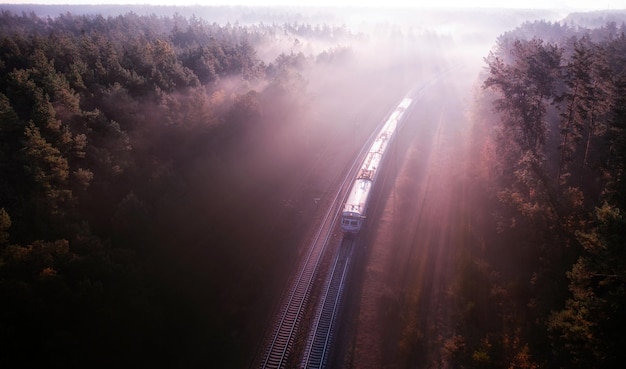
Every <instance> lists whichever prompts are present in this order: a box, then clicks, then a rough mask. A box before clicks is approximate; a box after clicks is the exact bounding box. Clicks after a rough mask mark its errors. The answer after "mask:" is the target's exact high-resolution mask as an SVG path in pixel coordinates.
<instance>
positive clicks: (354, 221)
mask: <svg viewBox="0 0 626 369" xmlns="http://www.w3.org/2000/svg"><path fill="white" fill-rule="evenodd" d="M350 225H353V226H358V225H359V221H358V220H353V221H351V222H350Z"/></svg>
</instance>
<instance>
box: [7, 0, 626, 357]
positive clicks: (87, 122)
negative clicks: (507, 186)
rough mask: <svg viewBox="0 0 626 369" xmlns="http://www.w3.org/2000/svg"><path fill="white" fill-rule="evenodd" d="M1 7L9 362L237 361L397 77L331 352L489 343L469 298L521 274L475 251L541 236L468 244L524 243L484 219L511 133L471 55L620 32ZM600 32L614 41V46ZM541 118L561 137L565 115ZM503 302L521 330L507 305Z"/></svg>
mask: <svg viewBox="0 0 626 369" xmlns="http://www.w3.org/2000/svg"><path fill="white" fill-rule="evenodd" d="M0 9H2V14H0V15H1V16H2V18H3V22H2V23H0V32H1V33H0V36H1V37H0V58H1V59H0V72H1V73H2V74H1V75H2V83H0V103H1V104H0V108H1V113H2V119H3V121H2V123H1V124H2V125H3V126H2V127H0V139H1V140H2V141H1V143H2V145H0V164H1V165H0V170H2V171H3V172H4V173H2V175H0V177H2V179H0V188H2V189H3V191H2V192H1V193H0V210H1V212H0V221H1V222H0V251H1V252H2V254H1V255H0V256H1V257H2V259H0V278H1V280H0V282H1V283H0V289H1V290H0V294H2V293H4V292H6V293H7V296H9V295H10V296H12V297H11V299H12V300H14V301H16V303H15V305H3V306H2V307H1V308H0V309H4V310H0V313H1V314H0V315H1V316H3V317H5V318H1V320H0V326H3V327H4V326H7V327H9V329H7V332H8V333H6V334H5V333H0V335H2V338H3V339H5V340H6V341H7V342H12V343H11V345H10V347H9V348H8V352H11V355H10V357H9V358H8V359H6V360H5V359H0V365H3V364H5V363H6V364H7V366H10V367H34V366H37V365H44V364H46V362H47V358H48V357H52V358H53V360H54V362H55V363H60V364H63V365H65V367H84V366H85V365H87V366H89V365H88V364H89V363H93V360H94V359H93V358H94V357H98V358H100V357H104V358H105V359H102V360H103V361H101V362H100V364H101V366H102V367H110V366H111V365H114V364H115V363H118V362H119V360H121V359H122V358H124V360H126V359H127V360H128V365H135V366H151V365H152V366H157V367H158V366H168V367H196V366H207V365H209V366H219V367H245V366H247V365H248V364H249V363H250V362H251V361H253V360H254V358H255V355H257V354H258V350H259V346H261V345H262V342H261V341H262V337H263V334H264V332H266V330H267V328H268V324H270V322H271V321H272V320H273V317H274V315H275V313H276V310H277V303H278V302H279V301H280V297H281V296H282V294H283V292H284V291H285V289H286V288H287V286H286V284H287V281H288V280H289V278H290V276H291V273H293V270H294V268H295V266H296V265H297V262H298V260H300V257H301V255H302V254H303V252H304V251H305V250H306V247H307V245H308V240H309V239H310V236H311V233H312V232H314V229H313V225H314V224H317V222H318V220H319V218H320V216H321V215H322V214H323V211H324V206H326V205H327V204H328V201H329V200H328V199H329V198H331V197H332V196H333V195H334V191H336V186H337V183H338V182H339V180H340V179H341V178H343V176H344V174H345V172H346V169H347V168H348V167H349V166H350V164H351V163H352V162H353V161H354V158H355V155H356V154H357V153H358V152H359V150H360V148H361V147H362V146H363V145H364V144H365V142H366V141H367V139H368V137H369V136H370V134H371V132H372V131H373V130H374V129H375V127H376V126H377V125H378V124H379V123H380V122H381V121H382V120H384V119H385V118H386V117H387V115H388V114H389V113H390V111H391V109H393V107H395V106H396V105H397V103H398V102H399V101H400V100H401V99H402V98H403V97H405V96H407V94H409V93H410V91H411V92H412V93H414V96H413V97H414V98H415V101H414V105H413V107H412V108H411V113H410V115H409V114H407V118H406V122H405V123H404V126H403V128H402V130H401V131H400V132H399V137H398V142H397V143H396V144H394V145H396V146H394V149H393V154H391V155H390V156H391V159H389V168H390V169H388V174H387V176H386V177H385V180H384V181H382V183H383V184H381V185H380V189H379V190H378V192H377V193H378V194H379V197H380V198H379V199H378V200H379V201H378V203H377V205H376V209H374V210H373V211H372V214H371V218H370V216H369V215H368V221H367V222H368V228H367V229H366V231H365V233H364V235H363V238H362V243H361V244H360V246H361V248H360V249H361V250H362V251H360V252H362V254H360V255H361V256H360V257H361V258H362V259H360V260H361V261H363V263H362V265H358V266H356V267H355V277H354V280H353V281H352V282H351V283H353V285H352V286H351V287H352V290H353V291H356V292H353V293H352V294H351V295H350V296H351V297H350V298H352V299H353V300H352V302H351V304H352V306H357V307H359V308H358V309H356V310H355V311H352V312H350V313H347V314H348V317H347V318H346V321H348V322H352V323H349V324H353V325H352V326H351V327H352V328H351V329H352V330H351V331H350V332H351V333H350V334H353V336H351V338H350V339H349V340H348V342H347V343H346V342H344V343H345V345H344V346H341V347H338V348H337V352H339V353H343V354H345V357H346V358H348V357H349V358H350V360H351V361H350V363H349V365H348V364H346V363H347V362H343V361H342V360H343V358H339V359H336V360H337V363H341V364H337V366H338V367H355V368H367V367H372V368H376V367H382V366H383V365H386V364H387V363H391V364H390V365H392V366H393V367H416V366H421V367H448V366H447V364H446V360H449V361H448V362H447V363H450V362H456V363H459V362H462V363H465V362H464V361H463V360H470V359H471V360H473V361H472V363H473V364H475V365H476V366H480V364H484V363H486V362H487V361H488V360H489V357H488V355H487V354H484V352H490V351H489V349H491V344H490V343H489V339H490V338H491V336H488V335H487V334H486V336H485V337H487V338H484V337H483V336H480V337H478V336H476V337H475V336H472V334H471V332H472V329H474V330H475V331H480V329H482V327H483V326H484V327H490V328H491V327H492V326H493V324H492V322H491V321H490V320H489V319H488V318H486V317H485V314H483V313H484V311H491V310H489V309H485V310H481V311H480V312H478V313H477V312H476V309H477V308H475V305H476V304H475V301H478V300H480V301H483V302H485V301H487V302H489V303H492V302H493V301H496V302H493V304H492V305H493V306H498V307H499V308H502V307H503V306H504V307H506V308H508V307H510V306H514V305H515V304H514V303H512V302H516V303H517V302H518V300H514V297H510V300H507V299H506V298H508V297H509V296H508V295H507V294H506V293H505V292H502V291H503V290H505V289H506V288H509V287H510V288H511V291H513V292H511V295H514V294H515V293H517V294H518V295H519V296H526V294H530V292H528V291H529V290H530V287H529V288H528V290H526V289H520V290H521V292H520V290H515V288H516V286H518V285H522V284H524V283H526V282H528V283H529V284H530V283H531V282H529V281H530V280H531V277H529V276H527V275H524V278H525V279H524V280H523V281H520V280H521V279H523V278H522V277H519V278H520V280H517V279H516V278H517V276H513V277H511V279H510V280H505V281H504V282H502V281H501V279H500V278H501V275H502V274H504V275H506V272H505V273H500V272H501V269H498V266H495V267H493V269H490V265H489V263H490V262H491V263H494V264H496V265H504V267H502V266H500V268H502V269H505V270H507V271H509V272H510V274H511V275H513V274H515V272H513V271H511V270H515V271H517V269H516V268H508V266H510V265H511V264H514V263H512V262H511V259H513V258H514V256H520V257H521V258H525V259H524V260H530V259H532V257H534V256H535V254H532V255H531V256H529V255H528V254H525V253H524V251H523V250H522V251H519V250H518V251H516V252H515V253H513V252H512V253H510V254H509V253H507V251H503V250H501V249H497V248H496V252H493V249H492V251H491V252H485V254H482V252H484V251H485V250H487V249H489V246H490V245H492V247H493V245H494V244H495V245H500V244H507V241H511V240H516V239H517V238H516V237H518V238H519V239H523V240H525V239H524V238H523V237H522V236H520V235H518V234H515V233H514V232H515V231H510V230H509V232H513V235H511V234H507V235H506V237H508V238H503V239H504V241H502V239H501V238H498V237H499V236H498V235H499V233H498V234H497V233H496V232H495V230H489V231H485V229H488V226H489V225H491V223H490V222H491V217H492V216H494V215H493V214H491V213H489V214H488V213H487V211H491V210H493V209H495V208H496V206H495V205H494V203H497V202H498V200H497V199H496V195H495V194H496V193H497V194H498V196H499V195H500V192H498V190H497V189H496V185H495V184H494V183H496V182H497V181H498V180H499V179H498V178H495V179H494V178H493V177H496V174H494V173H496V172H497V170H501V167H499V166H498V165H500V164H499V162H498V161H497V159H498V157H497V156H498V154H497V153H496V152H497V148H496V143H494V142H495V141H496V139H497V138H499V137H501V136H498V134H503V133H502V132H505V131H506V130H505V129H503V128H502V127H500V126H498V124H499V123H498V122H499V117H498V116H497V115H496V114H494V109H493V104H492V100H493V99H494V95H492V94H495V92H493V91H491V90H488V89H485V88H483V85H484V81H485V78H486V74H487V67H488V65H487V62H488V60H489V59H485V58H488V56H489V55H490V52H491V51H494V52H495V53H497V52H501V51H502V50H498V46H499V45H498V42H499V40H500V39H501V37H502V35H503V34H508V37H513V36H511V31H514V30H516V31H517V33H515V37H518V38H519V39H532V38H533V37H534V36H535V34H540V33H541V31H542V27H543V28H550V27H554V28H555V29H557V28H558V29H559V30H560V31H559V32H560V33H559V32H556V31H554V32H552V31H550V32H552V33H550V34H543V35H541V36H542V37H544V38H545V39H546V41H550V42H555V43H557V42H563V43H565V41H563V40H565V39H568V37H570V39H571V37H572V35H575V32H577V31H580V30H585V28H584V27H592V26H593V27H596V28H602V27H604V24H606V21H613V22H614V23H613V24H612V26H607V27H606V29H603V30H606V31H607V32H613V33H612V34H611V36H610V37H608V36H605V35H604V34H598V35H594V34H592V35H591V36H589V37H590V39H592V40H606V39H608V40H610V41H614V40H619V38H618V37H617V34H618V28H617V27H618V26H619V21H620V20H622V19H623V18H624V16H623V13H620V12H607V13H604V12H597V13H589V14H587V13H584V14H569V13H568V12H567V11H565V10H545V9H542V10H537V9H525V10H522V9H488V8H474V9H457V8H446V9H420V8H394V7H389V8H382V7H379V8H369V7H329V8H323V7H278V6H277V7H244V6H232V7H231V6H219V7H206V6H198V5H196V6H188V7H184V6H143V5H125V6H122V5H75V6H70V5H50V6H45V5H10V4H0ZM535 26H536V27H535ZM559 27H560V28H559ZM581 32H583V31H581ZM551 37H552V38H551ZM507 40H508V39H507ZM568 40H569V39H568ZM598 42H599V41H598ZM615 42H616V45H617V46H615V45H612V47H613V48H612V49H611V48H609V47H607V50H620V49H619V47H620V44H617V41H615ZM503 44H506V43H503ZM507 45H508V44H507ZM572 54H573V53H572V52H567V53H566V55H572ZM494 55H495V54H494ZM507 61H508V60H507ZM561 85H565V83H562V84H561ZM556 105H558V104H555V106H556ZM550 109H555V108H553V107H551V108H550ZM548 111H549V112H550V114H551V116H553V117H558V116H559V114H558V112H556V111H555V110H548ZM548 131H551V132H553V133H554V134H556V135H558V132H560V131H559V129H558V123H556V124H554V123H553V126H551V128H550V129H548ZM505 133H506V132H505ZM558 140H559V137H558V136H556V138H554V137H553V138H552V141H553V142H557V141H558ZM500 144H501V143H500ZM504 146H506V145H504ZM554 146H558V143H557V144H555V145H554ZM599 146H600V145H599ZM498 148H500V146H498ZM555 150H556V149H554V150H552V151H555ZM607 162H609V161H608V160H607ZM585 170H586V169H585ZM502 172H505V174H506V170H503V171H502ZM498 173H500V172H498ZM519 173H526V172H523V171H519V172H516V173H515V174H516V175H517V174H519ZM584 173H586V172H584ZM5 174H6V175H5ZM500 174H501V173H500ZM581 177H582V176H581ZM490 181H491V182H490ZM484 183H488V184H489V185H484ZM481 186H482V187H481ZM489 186H493V187H489ZM568 191H570V192H568V196H569V197H568V198H575V196H574V195H575V194H576V192H575V191H574V190H572V189H570V190H568ZM530 193H531V199H532V200H533V201H534V198H533V197H532V196H534V194H535V192H534V190H533V191H530ZM513 195H516V196H517V194H513ZM513 195H512V196H511V198H513V199H514V200H515V199H519V198H520V197H521V195H520V196H517V197H516V196H513ZM596 197H597V198H600V196H599V195H598V196H596ZM483 205H484V207H483ZM531 208H532V209H536V208H537V207H536V206H535V207H531ZM483 209H487V210H483ZM494 212H495V210H494ZM507 214H508V213H507ZM503 219H504V218H503ZM511 219H513V220H511ZM518 219H519V218H518ZM500 220H502V219H500ZM505 221H506V222H508V223H507V224H514V223H515V216H509V218H507V219H505ZM572 223H574V221H572ZM583 223H585V222H584V221H582V220H580V224H583ZM590 223H591V221H588V222H587V223H585V224H590ZM526 229H532V227H528V228H526ZM492 231H493V232H492ZM520 233H521V232H520ZM546 233H548V232H546ZM573 238H574V237H573V236H572V239H573ZM532 241H533V242H534V241H535V240H532ZM490 242H491V243H490ZM519 242H520V243H523V242H522V241H519ZM524 242H526V241H524ZM526 243H527V244H532V242H530V241H529V242H526ZM487 254H488V255H487ZM529 254H530V253H529ZM511 255H513V256H511ZM537 259H539V257H537ZM571 259H575V258H574V257H571ZM5 260H7V262H6V263H5V262H4V261H5ZM503 260H504V261H505V262H503V263H502V264H498V263H500V262H502V261H503ZM533 260H534V259H533ZM569 266H570V265H569V264H568V267H569ZM519 269H520V270H522V269H523V268H522V267H519ZM529 269H531V268H529ZM521 273H522V271H520V275H521ZM527 274H532V273H527ZM467 275H469V276H470V277H472V278H473V277H476V280H477V281H478V282H475V283H474V282H473V280H469V281H468V279H464V278H463V277H465V276H467ZM564 276H565V271H563V273H561V275H560V278H561V279H559V281H560V280H563V279H564V278H565V277H564ZM526 277H528V278H526ZM532 278H535V275H532ZM470 279H471V278H470ZM533 280H534V279H533ZM487 282H489V283H487ZM505 282H506V283H505ZM498 283H500V284H498ZM507 283H508V284H507ZM477 285H481V286H482V285H485V286H487V287H484V288H491V287H493V288H491V289H490V290H487V291H485V290H482V289H480V288H479V287H477ZM503 285H506V286H505V287H506V288H505V287H502V286H503ZM564 285H566V284H564ZM511 286H513V287H511ZM468 291H469V292H468ZM562 291H565V292H563V293H562V294H565V293H566V292H567V286H566V287H565V288H564V289H562ZM518 295H515V298H519V296H518ZM503 296H504V297H503ZM464 298H465V300H463V299H464ZM481 299H482V300H481ZM520 300H521V298H520ZM480 301H478V303H479V302H480ZM507 304H508V305H507ZM487 305H488V306H492V305H489V304H487ZM530 305H531V303H529V302H528V301H523V303H522V304H520V306H530ZM554 306H557V305H554ZM554 306H550V307H551V308H553V307H554ZM557 308H558V306H557ZM502 309H504V308H502ZM546 310H549V309H546ZM499 313H501V314H502V315H503V317H499V319H501V321H502V322H503V323H502V326H505V327H509V326H514V324H513V323H511V322H512V321H513V320H514V319H513V318H512V317H511V316H513V315H515V314H513V313H510V311H508V310H507V311H505V312H502V311H500V310H499ZM517 313H519V312H517ZM533 313H534V312H533ZM481 314H482V315H481ZM507 314H508V315H507ZM521 315H523V314H522V313H519V315H515V317H516V318H518V319H519V320H520V321H523V318H519V316H521ZM529 315H531V313H529ZM7 317H8V318H7ZM13 317H15V319H13ZM473 318H476V319H477V320H476V321H478V322H480V324H482V325H481V326H480V327H478V328H477V327H475V326H473V325H472V324H473V323H471V322H470V323H468V322H469V321H471V319H473ZM355 322H356V323H355ZM458 322H462V323H463V324H461V323H458ZM522 323H523V322H522ZM477 325H479V324H478V323H477ZM521 326H523V324H520V325H517V326H515V328H511V331H514V333H515V334H516V335H518V336H515V337H513V338H511V339H510V340H508V339H509V336H507V334H508V333H510V332H508V331H507V332H505V333H503V336H505V339H502V341H503V342H504V343H502V342H500V343H501V346H503V347H505V349H503V351H506V350H509V351H507V355H509V356H511V355H513V356H515V360H518V361H522V360H523V358H525V357H526V356H524V353H525V352H526V351H524V350H527V351H528V350H529V347H531V348H533V347H532V345H529V344H526V343H524V344H523V345H522V344H519V345H518V344H517V342H518V341H516V340H518V339H520V337H521V336H522V334H521V333H520V332H521V331H522V330H523V329H521V328H519V327H521ZM23 327H26V328H23ZM462 329H464V330H463V331H462V332H464V334H465V333H467V332H470V333H467V334H466V335H465V336H462V335H461V333H458V332H461V330H462ZM503 330H504V329H503ZM481 332H482V331H481ZM507 340H508V341H507ZM102 342H104V343H102ZM511 342H513V343H511ZM472 344H475V345H478V346H472ZM480 345H482V346H480ZM506 345H510V346H511V347H512V348H511V347H509V346H506ZM537 346H541V342H539V343H537ZM497 347H500V346H497ZM31 348H32V350H34V351H35V352H34V353H35V354H36V355H31V354H32V352H30V350H31ZM481 350H482V351H481ZM155 352H158V353H159V355H157V354H155ZM467 352H469V353H470V354H469V356H468V357H470V359H467V358H466V357H462V358H461V359H459V357H461V356H459V355H461V354H466V353H467ZM511 352H513V354H512V353H511ZM455 355H456V356H455ZM486 356H487V358H485V357H486ZM504 356H506V355H502V357H504ZM509 356H507V358H508V357H509ZM494 357H496V356H494ZM498 358H500V356H497V357H496V359H494V360H497V359H498ZM3 360H4V361H3ZM346 360H347V359H346ZM454 360H457V361H454ZM481 360H482V361H481ZM502 360H505V359H502ZM494 362H495V361H494ZM503 362H504V361H501V362H496V364H493V366H492V367H498V365H499V364H502V363H503ZM86 363H87V364H86ZM509 364H510V362H507V364H506V365H509ZM532 364H533V363H531V364H528V365H527V366H523V365H521V364H520V365H519V366H516V367H529V368H530V367H536V366H533V365H532ZM503 365H504V364H503ZM468 366H469V364H468ZM509 366H511V367H513V364H510V365H509ZM96 367H98V365H96ZM485 367H489V366H485ZM501 367H502V365H501Z"/></svg>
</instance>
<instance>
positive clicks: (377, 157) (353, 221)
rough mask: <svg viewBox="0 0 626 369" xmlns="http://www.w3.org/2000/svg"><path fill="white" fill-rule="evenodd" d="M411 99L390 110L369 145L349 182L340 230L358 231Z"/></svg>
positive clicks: (406, 99)
mask: <svg viewBox="0 0 626 369" xmlns="http://www.w3.org/2000/svg"><path fill="white" fill-rule="evenodd" d="M411 103H412V99H410V98H408V97H407V98H404V99H403V100H402V101H401V102H400V104H399V105H398V106H397V107H396V109H395V110H394V111H393V112H392V113H391V115H390V116H389V118H388V119H387V121H386V122H385V124H384V125H383V127H382V128H381V129H380V131H379V132H378V134H377V135H376V138H375V139H374V142H373V143H372V145H371V146H370V148H369V150H368V151H367V154H366V155H365V158H364V160H363V163H362V165H361V168H360V169H359V172H358V174H357V177H356V179H355V180H354V182H353V184H352V188H351V189H350V193H349V195H348V199H347V200H346V203H345V205H344V207H343V211H342V213H341V229H342V230H343V231H344V232H345V233H349V234H356V233H358V232H359V231H360V230H361V227H362V225H363V221H364V219H365V216H366V213H367V205H368V202H369V199H370V193H371V190H372V187H373V186H374V183H375V182H376V177H377V176H378V173H379V168H380V164H381V163H382V160H383V158H384V157H385V153H386V152H387V147H388V145H389V142H390V141H391V139H392V138H393V137H394V134H395V132H396V129H397V127H398V124H399V123H400V122H401V120H402V116H403V115H404V112H405V111H406V109H408V107H409V106H410V105H411Z"/></svg>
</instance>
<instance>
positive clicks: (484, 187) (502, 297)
mask: <svg viewBox="0 0 626 369" xmlns="http://www.w3.org/2000/svg"><path fill="white" fill-rule="evenodd" d="M587 17H588V18H594V17H593V16H591V15H589V16H587ZM579 18H585V16H583V17H580V15H579V16H578V17H574V18H570V19H565V20H564V21H563V22H555V23H551V22H545V21H539V22H526V23H524V24H523V25H521V26H519V27H518V28H516V29H514V30H511V31H508V32H505V33H504V34H502V35H501V36H500V37H499V38H498V39H497V42H496V45H495V46H494V48H493V49H492V51H491V52H490V53H489V54H488V55H487V56H486V57H485V66H486V68H485V70H484V73H483V75H482V76H481V88H480V89H479V90H477V92H476V96H475V103H474V107H473V113H472V117H473V118H472V121H473V128H472V135H471V137H472V142H471V143H470V148H469V150H470V152H471V155H470V156H469V157H470V158H471V159H470V160H469V164H468V165H469V167H468V175H469V177H470V179H469V182H470V183H472V184H471V185H470V187H471V191H472V192H473V193H474V195H475V196H476V197H475V200H474V204H473V209H474V210H473V211H472V214H471V217H472V219H473V222H474V224H473V226H474V232H473V235H472V237H473V241H472V242H471V245H470V246H467V247H466V248H465V249H464V252H463V255H459V257H458V271H459V272H458V276H457V282H456V283H455V286H454V288H453V291H451V301H452V304H453V305H454V306H455V309H454V311H455V318H454V319H453V320H452V321H453V327H454V328H453V329H452V333H451V334H450V335H449V336H448V338H447V339H446V341H445V345H444V348H443V350H444V352H445V355H446V357H447V359H448V360H449V361H450V362H451V363H453V367H458V368H544V367H545V368H616V367H619V366H621V365H622V364H623V363H624V361H625V360H626V356H625V353H624V349H623V348H624V347H626V339H625V338H624V334H623V330H624V327H626V320H625V317H626V248H625V246H626V214H625V211H626V203H625V200H626V198H625V197H624V195H625V194H626V187H624V185H625V180H626V178H624V175H625V172H624V170H625V164H626V156H625V155H626V131H625V129H626V100H625V98H626V26H624V23H623V21H622V23H621V25H619V24H617V23H616V22H608V23H603V24H602V25H601V26H599V27H596V28H587V27H581V26H579V25H568V21H569V20H572V19H579Z"/></svg>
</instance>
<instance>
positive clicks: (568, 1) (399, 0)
mask: <svg viewBox="0 0 626 369" xmlns="http://www.w3.org/2000/svg"><path fill="white" fill-rule="evenodd" d="M0 3H4V4H33V3H37V4H96V3H100V4H151V5H196V4H197V5H314V6H329V5H331V6H345V5H349V6H436V7H486V8H503V7H505V8H540V9H577V10H588V9H624V8H626V0H518V1H503V0H470V1H467V0H434V1H433V0H428V1H424V0H413V1H411V0H299V1H294V0H202V1H199V0H96V1H89V0H0Z"/></svg>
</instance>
